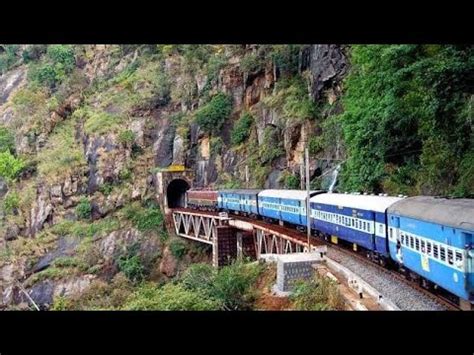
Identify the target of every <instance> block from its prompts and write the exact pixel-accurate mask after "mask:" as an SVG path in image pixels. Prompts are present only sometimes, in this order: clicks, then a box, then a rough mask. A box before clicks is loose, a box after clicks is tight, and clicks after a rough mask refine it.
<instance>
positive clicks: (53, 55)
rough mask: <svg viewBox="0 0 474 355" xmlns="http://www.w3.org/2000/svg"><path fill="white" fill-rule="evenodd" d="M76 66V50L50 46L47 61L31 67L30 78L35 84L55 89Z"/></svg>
mask: <svg viewBox="0 0 474 355" xmlns="http://www.w3.org/2000/svg"><path fill="white" fill-rule="evenodd" d="M75 64H76V62H75V58H74V49H73V48H72V47H71V46H69V45H52V46H48V48H47V58H46V61H42V62H41V63H39V64H35V65H31V66H30V69H29V71H28V76H29V79H30V80H31V81H33V82H37V83H39V84H40V85H44V86H48V87H50V88H54V87H56V86H57V84H59V83H60V82H62V81H63V80H64V79H65V78H66V76H67V74H69V73H71V71H72V70H73V69H74V67H75Z"/></svg>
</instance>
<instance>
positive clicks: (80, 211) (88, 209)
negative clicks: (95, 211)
mask: <svg viewBox="0 0 474 355" xmlns="http://www.w3.org/2000/svg"><path fill="white" fill-rule="evenodd" d="M76 214H77V216H78V217H79V218H81V219H89V218H91V214H92V205H91V203H90V201H89V200H88V199H87V198H86V197H83V198H81V200H80V201H79V204H78V205H77V206H76Z"/></svg>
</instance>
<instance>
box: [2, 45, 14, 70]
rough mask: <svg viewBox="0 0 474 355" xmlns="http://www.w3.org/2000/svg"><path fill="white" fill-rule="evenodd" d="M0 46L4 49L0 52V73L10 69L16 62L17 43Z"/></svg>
mask: <svg viewBox="0 0 474 355" xmlns="http://www.w3.org/2000/svg"><path fill="white" fill-rule="evenodd" d="M2 48H3V49H4V50H5V51H4V52H3V53H1V54H0V74H3V73H4V72H6V71H7V70H9V69H11V68H12V67H13V66H14V65H15V64H16V63H17V62H18V56H17V51H18V46H17V45H4V46H2Z"/></svg>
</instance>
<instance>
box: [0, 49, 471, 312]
mask: <svg viewBox="0 0 474 355" xmlns="http://www.w3.org/2000/svg"><path fill="white" fill-rule="evenodd" d="M0 73H1V76H0V198H1V199H2V200H1V203H0V251H1V257H0V275H1V278H2V280H3V282H2V283H1V286H0V288H1V290H0V291H1V292H2V303H3V304H4V305H12V304H19V303H21V302H24V301H25V297H24V295H22V292H21V290H20V288H19V287H18V285H17V284H16V280H18V279H21V280H26V281H25V283H24V287H25V288H27V289H29V290H30V291H31V290H33V291H32V292H33V294H34V295H36V296H37V299H42V300H43V301H44V302H42V303H44V304H51V303H52V302H53V300H54V299H56V298H57V297H60V296H61V295H72V294H73V293H81V292H82V291H84V290H85V289H87V288H88V287H90V286H91V285H95V284H97V283H98V282H106V283H109V284H110V283H111V282H112V281H111V280H113V278H114V277H115V276H116V275H117V273H119V274H120V275H122V274H124V273H125V274H126V275H127V280H129V281H130V280H132V281H134V282H135V281H137V280H138V279H143V278H145V279H149V278H152V279H156V280H159V279H163V280H166V279H168V278H170V277H174V276H175V275H176V274H177V273H179V272H180V271H182V270H184V269H185V268H186V266H187V265H188V264H189V263H192V262H195V261H196V260H206V258H207V257H208V255H206V252H205V251H203V250H200V249H199V248H197V247H196V246H193V245H187V244H186V243H184V242H182V241H177V240H173V239H170V238H169V237H168V236H167V235H166V233H165V232H164V226H163V218H162V216H161V212H160V211H159V209H158V208H157V206H156V204H155V203H154V195H155V186H154V182H155V177H154V175H155V173H156V171H157V170H158V169H160V168H162V167H167V166H169V165H170V164H176V165H186V166H187V167H189V168H191V169H193V170H194V171H195V172H196V180H195V182H194V183H195V186H209V185H212V186H215V187H239V186H245V185H246V182H245V166H248V170H249V172H250V176H249V177H250V181H249V183H248V185H249V186H250V187H266V188H269V187H288V188H299V186H300V181H299V172H300V167H301V161H302V155H303V151H304V147H305V146H306V145H308V146H309V148H310V153H311V162H310V168H311V179H312V185H313V187H315V188H316V187H323V188H324V187H327V186H328V185H329V183H330V182H331V181H330V180H331V172H332V171H333V170H334V168H335V167H336V166H337V165H338V164H341V167H342V170H341V171H342V173H341V175H342V179H341V181H340V182H339V185H338V188H339V189H340V190H344V189H350V190H364V191H369V192H381V191H386V192H389V193H404V194H417V193H428V194H439V193H443V194H456V195H458V196H461V195H464V196H469V195H470V194H472V193H473V191H474V172H473V170H472V169H473V166H474V159H473V156H474V155H473V154H474V153H473V149H474V148H473V140H472V137H473V126H472V95H473V85H472V83H473V57H472V47H470V46H342V45H201V46H196V45H121V46H118V45H83V46H82V45H74V46H68V45H48V46H42V45H35V46H27V45H21V46H13V45H0ZM336 188H337V187H336ZM30 275H32V276H30Z"/></svg>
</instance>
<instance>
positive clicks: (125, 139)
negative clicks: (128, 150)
mask: <svg viewBox="0 0 474 355" xmlns="http://www.w3.org/2000/svg"><path fill="white" fill-rule="evenodd" d="M118 139H119V142H120V143H121V144H123V145H125V146H131V145H132V144H133V142H134V141H135V133H134V132H133V131H131V130H129V129H127V130H124V131H122V132H120V134H119V136H118Z"/></svg>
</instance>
